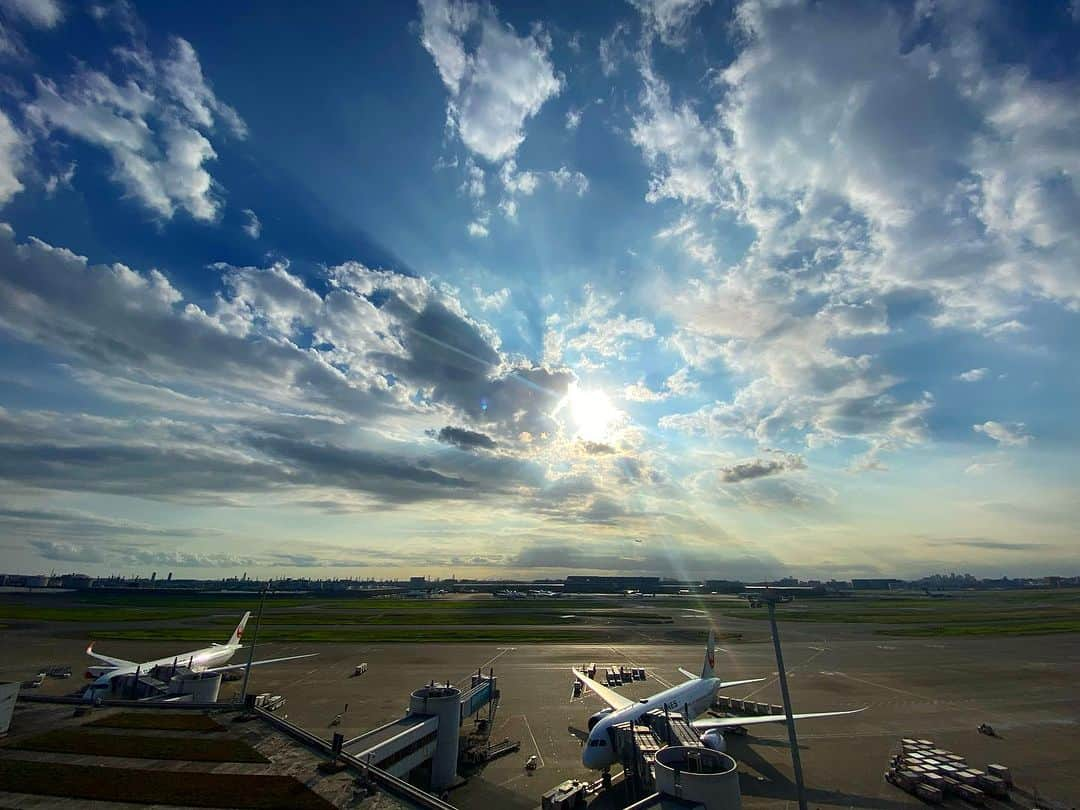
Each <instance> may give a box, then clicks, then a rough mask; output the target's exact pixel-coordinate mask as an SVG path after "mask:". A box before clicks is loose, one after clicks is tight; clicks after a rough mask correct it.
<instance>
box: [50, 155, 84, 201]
mask: <svg viewBox="0 0 1080 810" xmlns="http://www.w3.org/2000/svg"><path fill="white" fill-rule="evenodd" d="M77 168H78V165H77V164H76V163H75V162H74V161H72V162H71V163H69V164H68V165H67V168H65V169H63V170H61V171H60V173H59V174H50V175H49V176H48V177H47V178H45V193H46V194H48V195H49V196H52V195H53V194H55V193H56V190H57V189H58V188H61V187H63V188H71V183H72V181H73V180H74V179H75V169H77Z"/></svg>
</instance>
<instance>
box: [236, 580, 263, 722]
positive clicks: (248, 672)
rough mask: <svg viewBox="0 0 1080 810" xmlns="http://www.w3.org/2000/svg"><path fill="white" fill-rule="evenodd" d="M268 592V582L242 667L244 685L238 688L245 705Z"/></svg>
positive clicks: (261, 598) (261, 597)
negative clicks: (244, 664)
mask: <svg viewBox="0 0 1080 810" xmlns="http://www.w3.org/2000/svg"><path fill="white" fill-rule="evenodd" d="M269 590H270V581H269V580H267V582H266V585H264V586H263V589H262V595H261V596H260V597H259V612H258V613H257V614H255V632H254V633H253V634H252V636H251V646H250V647H248V660H247V666H246V667H244V685H243V686H242V687H241V688H240V702H241V703H245V704H246V703H247V690H248V678H249V677H251V661H252V659H253V658H254V657H255V644H256V643H257V642H258V641H259V623H260V622H261V621H262V612H263V603H264V602H266V593H267V591H269Z"/></svg>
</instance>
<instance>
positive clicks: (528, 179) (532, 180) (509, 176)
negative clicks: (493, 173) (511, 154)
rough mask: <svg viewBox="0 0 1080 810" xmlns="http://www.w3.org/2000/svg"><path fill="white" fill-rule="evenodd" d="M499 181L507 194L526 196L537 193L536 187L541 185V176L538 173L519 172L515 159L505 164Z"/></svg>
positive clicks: (500, 171) (500, 172) (500, 170)
mask: <svg viewBox="0 0 1080 810" xmlns="http://www.w3.org/2000/svg"><path fill="white" fill-rule="evenodd" d="M499 179H500V180H501V181H502V184H503V188H504V189H506V191H507V193H509V194H523V195H525V196H529V195H530V194H532V193H533V192H534V191H536V187H537V186H538V185H539V184H540V176H539V175H538V174H537V173H536V172H528V171H522V172H519V171H518V170H517V163H515V162H514V160H513V159H511V160H507V161H506V162H505V163H503V165H502V168H501V169H499Z"/></svg>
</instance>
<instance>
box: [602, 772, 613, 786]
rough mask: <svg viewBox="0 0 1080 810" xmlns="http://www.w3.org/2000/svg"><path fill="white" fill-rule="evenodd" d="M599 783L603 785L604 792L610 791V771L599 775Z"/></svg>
mask: <svg viewBox="0 0 1080 810" xmlns="http://www.w3.org/2000/svg"><path fill="white" fill-rule="evenodd" d="M600 783H601V784H602V785H603V787H604V790H611V771H604V772H603V773H602V774H600Z"/></svg>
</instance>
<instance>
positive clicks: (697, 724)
mask: <svg viewBox="0 0 1080 810" xmlns="http://www.w3.org/2000/svg"><path fill="white" fill-rule="evenodd" d="M864 711H866V706H863V707H862V708H861V709H851V710H850V711H846V712H808V713H805V714H794V715H792V719H793V720H810V719H811V718H814V717H839V716H841V715H844V714H858V713H859V712H864ZM786 721H787V718H786V717H785V716H784V715H782V714H765V715H759V716H757V717H702V718H700V719H698V720H694V721H692V722H691V723H690V725H691V726H693V728H695V729H698V730H701V731H708V730H710V729H714V728H731V727H732V726H756V725H759V724H761V723H784V722H786Z"/></svg>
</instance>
